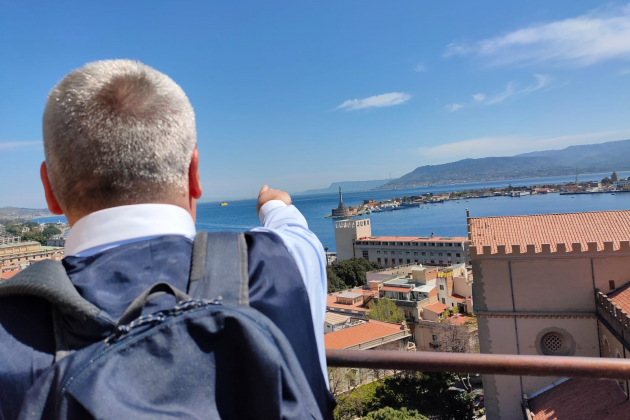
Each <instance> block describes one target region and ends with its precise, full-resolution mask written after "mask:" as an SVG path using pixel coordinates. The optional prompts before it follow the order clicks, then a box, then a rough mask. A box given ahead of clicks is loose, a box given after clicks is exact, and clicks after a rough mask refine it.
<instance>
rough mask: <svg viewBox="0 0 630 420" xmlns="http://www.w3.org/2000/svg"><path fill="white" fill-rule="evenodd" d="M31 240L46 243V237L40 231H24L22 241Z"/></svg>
mask: <svg viewBox="0 0 630 420" xmlns="http://www.w3.org/2000/svg"><path fill="white" fill-rule="evenodd" d="M30 241H35V242H39V243H40V244H42V245H46V238H45V237H44V235H43V234H42V233H41V232H39V231H35V232H33V231H31V232H26V233H22V242H30Z"/></svg>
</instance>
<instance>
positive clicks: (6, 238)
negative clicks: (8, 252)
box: [0, 235, 22, 245]
mask: <svg viewBox="0 0 630 420" xmlns="http://www.w3.org/2000/svg"><path fill="white" fill-rule="evenodd" d="M20 242H22V238H20V237H19V236H14V235H0V245H8V244H19V243H20Z"/></svg>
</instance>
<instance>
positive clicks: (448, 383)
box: [365, 372, 474, 420]
mask: <svg viewBox="0 0 630 420" xmlns="http://www.w3.org/2000/svg"><path fill="white" fill-rule="evenodd" d="M456 381H457V377H456V376H455V375H453V374H450V373H420V372H407V374H406V375H402V376H399V377H389V378H385V379H384V380H383V381H382V383H381V386H379V387H377V388H376V390H375V392H374V396H373V397H372V398H371V399H370V400H369V401H366V404H365V409H366V410H367V411H368V412H370V411H375V410H378V409H380V408H384V407H392V408H395V409H398V408H402V407H406V408H408V409H413V410H418V412H420V413H423V414H424V415H427V416H429V417H431V418H436V419H440V420H451V419H453V418H455V419H462V420H470V419H472V418H473V412H472V402H473V399H474V398H473V396H472V395H471V394H468V393H466V392H461V391H458V390H455V389H451V387H452V386H453V384H454V383H456Z"/></svg>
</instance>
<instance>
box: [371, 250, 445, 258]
mask: <svg viewBox="0 0 630 420" xmlns="http://www.w3.org/2000/svg"><path fill="white" fill-rule="evenodd" d="M363 252H365V251H363ZM441 256H442V253H441V252H439V253H438V257H441Z"/></svg>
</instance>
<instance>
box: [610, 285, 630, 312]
mask: <svg viewBox="0 0 630 420" xmlns="http://www.w3.org/2000/svg"><path fill="white" fill-rule="evenodd" d="M608 298H609V299H610V300H612V301H613V303H616V304H617V306H619V307H620V308H621V309H622V310H624V311H626V312H627V313H629V314H630V283H627V284H625V285H623V286H621V287H620V288H618V289H617V290H615V291H613V292H610V293H608Z"/></svg>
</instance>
